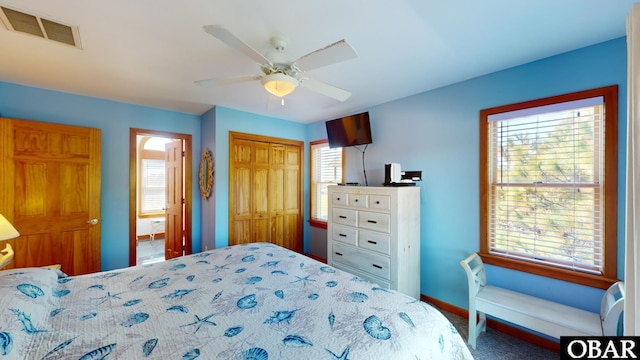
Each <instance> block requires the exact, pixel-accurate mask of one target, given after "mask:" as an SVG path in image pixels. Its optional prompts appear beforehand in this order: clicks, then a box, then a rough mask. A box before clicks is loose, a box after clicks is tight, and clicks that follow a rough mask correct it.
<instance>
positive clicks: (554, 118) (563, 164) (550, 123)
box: [488, 97, 605, 274]
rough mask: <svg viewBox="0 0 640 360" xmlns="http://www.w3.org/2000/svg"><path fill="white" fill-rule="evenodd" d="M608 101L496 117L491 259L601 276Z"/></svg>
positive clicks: (491, 167)
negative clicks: (552, 266) (530, 263)
mask: <svg viewBox="0 0 640 360" xmlns="http://www.w3.org/2000/svg"><path fill="white" fill-rule="evenodd" d="M603 101H604V100H603V98H602V97H596V98H591V99H587V101H586V102H585V101H581V102H566V103H562V104H558V105H555V106H554V107H553V108H549V107H544V108H542V107H541V108H533V109H527V112H526V113H523V112H518V113H513V114H509V113H501V114H497V115H496V116H490V117H489V126H488V131H489V134H488V137H489V151H490V155H489V161H490V163H489V206H488V212H489V217H488V221H489V224H488V226H489V252H490V253H493V254H499V255H501V256H506V257H511V258H516V259H524V260H528V261H533V262H538V263H543V264H549V265H554V266H558V267H562V268H567V269H572V270H577V271H582V272H587V273H593V274H601V273H602V270H603V263H604V250H603V248H604V243H603V227H604V223H603V222H604V219H603V209H604V208H603V204H604V193H603V185H604V181H605V179H604V175H603V174H604V173H603V169H604V166H605V164H604V153H603V151H604V113H603V105H604V102H603Z"/></svg>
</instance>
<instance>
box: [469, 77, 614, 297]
mask: <svg viewBox="0 0 640 360" xmlns="http://www.w3.org/2000/svg"><path fill="white" fill-rule="evenodd" d="M599 96H601V97H603V99H604V114H605V118H604V121H605V125H604V144H605V145H604V153H603V154H602V155H603V156H604V170H603V174H602V175H603V176H604V179H605V180H604V183H603V186H602V189H603V191H602V194H603V196H602V199H603V201H604V214H603V215H602V216H603V217H604V221H603V224H604V231H603V240H602V241H603V243H604V244H603V251H604V256H603V258H604V264H603V270H602V274H599V275H598V274H588V273H584V272H580V271H574V270H569V269H562V268H559V267H554V266H551V265H544V264H538V263H533V262H529V261H526V260H518V259H513V258H508V257H505V256H501V255H499V254H491V253H489V247H490V245H489V243H490V240H491V239H490V237H489V231H490V226H489V221H490V219H489V214H490V212H489V206H490V196H491V195H490V194H491V192H490V186H491V184H490V183H489V181H490V169H489V166H490V164H491V159H490V158H489V157H490V156H491V152H490V150H489V146H490V145H491V143H490V139H489V136H490V135H489V122H488V118H489V116H490V115H495V114H499V113H504V112H510V111H516V110H523V109H528V108H535V107H540V106H545V105H551V104H557V103H563V102H569V101H574V100H581V99H585V98H593V97H599ZM479 137H480V149H479V150H480V151H479V152H480V179H479V185H480V189H479V190H480V252H479V255H480V256H481V258H482V260H483V262H485V263H487V264H491V265H495V266H499V267H504V268H509V269H513V270H518V271H523V272H527V273H531V274H536V275H541V276H545V277H549V278H554V279H558V280H564V281H568V282H573V283H577V284H582V285H586V286H591V287H596V288H600V289H607V288H608V287H609V286H610V285H611V284H613V283H614V282H616V281H617V256H618V254H617V227H618V224H617V222H618V220H617V217H618V212H617V207H618V205H617V204H618V203H617V195H618V189H617V183H618V179H617V177H618V85H611V86H606V87H601V88H595V89H590V90H584V91H577V92H573V93H568V94H563V95H557V96H551V97H547V98H542V99H536V100H530V101H524V102H520V103H515V104H510V105H503V106H497V107H493V108H488V109H483V110H480V136H479Z"/></svg>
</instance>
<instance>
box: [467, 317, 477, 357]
mask: <svg viewBox="0 0 640 360" xmlns="http://www.w3.org/2000/svg"><path fill="white" fill-rule="evenodd" d="M477 318H478V315H477V314H476V312H475V309H474V311H469V329H468V331H469V336H468V337H467V342H468V343H469V345H471V347H472V348H474V349H475V348H476V339H477V337H478V335H477V334H476V331H477V329H476V325H477V323H476V319H477Z"/></svg>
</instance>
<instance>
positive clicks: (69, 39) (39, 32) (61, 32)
mask: <svg viewBox="0 0 640 360" xmlns="http://www.w3.org/2000/svg"><path fill="white" fill-rule="evenodd" d="M0 10H2V11H0V19H2V22H3V23H4V25H5V26H6V27H7V29H9V30H10V31H17V32H21V33H25V34H30V35H34V36H38V37H41V38H44V39H49V40H53V41H57V42H59V43H63V44H67V45H71V46H75V47H77V48H80V35H79V32H78V28H77V27H76V26H70V25H66V24H63V23H61V22H59V21H53V20H50V19H46V18H44V17H42V16H39V15H35V14H30V13H28V12H25V11H22V10H18V9H15V8H10V7H7V6H5V5H0Z"/></svg>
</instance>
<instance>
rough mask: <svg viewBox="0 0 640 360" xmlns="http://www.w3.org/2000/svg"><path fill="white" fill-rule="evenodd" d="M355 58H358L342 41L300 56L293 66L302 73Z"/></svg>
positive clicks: (344, 41) (349, 46) (345, 42)
mask: <svg viewBox="0 0 640 360" xmlns="http://www.w3.org/2000/svg"><path fill="white" fill-rule="evenodd" d="M356 57H358V54H357V53H356V51H355V50H353V48H352V47H351V45H349V44H348V43H347V41H346V40H344V39H342V40H340V41H337V42H334V43H333V44H331V45H327V46H325V47H323V48H321V49H318V50H316V51H313V52H310V53H308V54H307V55H304V56H301V57H300V58H299V59H298V60H296V61H294V62H293V64H295V65H296V66H298V67H299V68H300V69H302V70H303V71H309V70H313V69H317V68H320V67H323V66H327V65H331V64H335V63H339V62H341V61H345V60H349V59H353V58H356Z"/></svg>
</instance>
